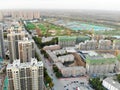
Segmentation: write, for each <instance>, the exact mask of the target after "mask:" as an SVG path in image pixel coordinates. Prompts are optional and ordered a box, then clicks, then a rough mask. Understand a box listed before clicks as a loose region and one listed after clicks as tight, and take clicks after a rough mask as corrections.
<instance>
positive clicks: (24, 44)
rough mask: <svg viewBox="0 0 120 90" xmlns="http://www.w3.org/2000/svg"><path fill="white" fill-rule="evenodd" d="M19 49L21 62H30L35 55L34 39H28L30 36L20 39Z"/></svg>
mask: <svg viewBox="0 0 120 90" xmlns="http://www.w3.org/2000/svg"><path fill="white" fill-rule="evenodd" d="M18 51H19V59H20V62H21V63H23V62H30V61H29V60H30V59H31V58H34V57H35V46H34V41H33V40H28V38H24V39H23V40H21V41H18Z"/></svg>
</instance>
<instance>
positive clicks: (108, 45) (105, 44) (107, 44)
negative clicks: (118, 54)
mask: <svg viewBox="0 0 120 90" xmlns="http://www.w3.org/2000/svg"><path fill="white" fill-rule="evenodd" d="M98 49H101V50H110V49H112V42H111V40H99V43H98Z"/></svg>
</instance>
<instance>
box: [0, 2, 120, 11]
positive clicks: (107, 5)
mask: <svg viewBox="0 0 120 90" xmlns="http://www.w3.org/2000/svg"><path fill="white" fill-rule="evenodd" d="M119 5H120V1H119V0H70V1H69V0H64V1H63V0H10V1H9V0H1V1H0V9H90V10H91V9H93V10H112V11H114V10H115V11H120V6H119Z"/></svg>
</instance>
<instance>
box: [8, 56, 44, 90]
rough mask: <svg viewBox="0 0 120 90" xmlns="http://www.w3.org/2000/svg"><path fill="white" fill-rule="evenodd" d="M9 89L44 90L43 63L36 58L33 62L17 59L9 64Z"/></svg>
mask: <svg viewBox="0 0 120 90" xmlns="http://www.w3.org/2000/svg"><path fill="white" fill-rule="evenodd" d="M7 76H8V83H9V90H43V63H42V61H40V62H37V60H36V59H35V58H32V59H31V62H26V63H20V60H15V61H14V62H13V64H8V66H7Z"/></svg>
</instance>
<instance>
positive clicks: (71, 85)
mask: <svg viewBox="0 0 120 90" xmlns="http://www.w3.org/2000/svg"><path fill="white" fill-rule="evenodd" d="M60 81H61V83H63V84H64V90H77V88H78V87H79V90H93V89H92V88H91V87H90V86H89V84H88V80H87V78H86V77H78V78H63V79H60Z"/></svg>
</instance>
